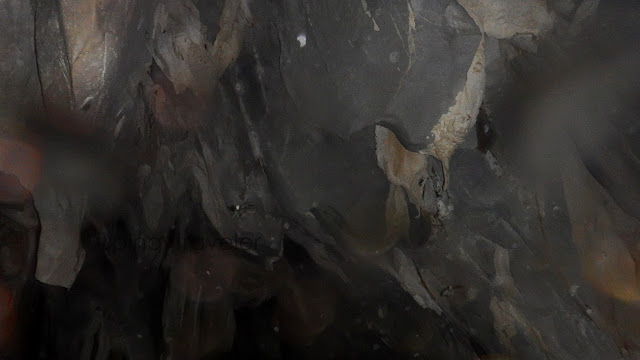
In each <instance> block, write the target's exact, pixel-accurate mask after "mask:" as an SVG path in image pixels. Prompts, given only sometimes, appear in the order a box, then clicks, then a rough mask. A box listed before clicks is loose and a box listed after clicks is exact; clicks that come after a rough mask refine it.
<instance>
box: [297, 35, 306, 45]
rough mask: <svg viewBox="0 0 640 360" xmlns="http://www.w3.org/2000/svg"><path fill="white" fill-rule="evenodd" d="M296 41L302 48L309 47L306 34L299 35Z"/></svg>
mask: <svg viewBox="0 0 640 360" xmlns="http://www.w3.org/2000/svg"><path fill="white" fill-rule="evenodd" d="M296 40H298V44H300V47H301V48H303V47H304V46H305V45H307V35H305V34H302V33H301V34H298V37H297V38H296Z"/></svg>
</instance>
